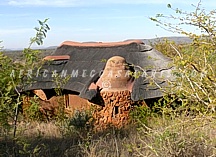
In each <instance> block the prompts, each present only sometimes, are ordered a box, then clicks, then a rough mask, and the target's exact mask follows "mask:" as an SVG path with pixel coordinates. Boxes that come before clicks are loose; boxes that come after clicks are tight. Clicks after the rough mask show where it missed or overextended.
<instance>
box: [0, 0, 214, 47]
mask: <svg viewBox="0 0 216 157" xmlns="http://www.w3.org/2000/svg"><path fill="white" fill-rule="evenodd" d="M198 2H199V0H1V1H0V20H1V24H0V40H2V41H3V43H2V44H1V45H2V46H4V48H8V49H12V48H15V49H16V48H24V47H27V46H28V44H29V39H30V37H33V36H34V35H35V30H34V27H37V26H38V22H37V20H44V19H45V18H49V21H48V24H49V26H50V28H51V30H50V31H49V32H48V34H47V39H45V41H44V45H43V46H58V45H60V44H61V42H63V41H65V40H72V41H78V42H86V41H102V42H107V41H122V40H127V39H144V38H145V39H149V38H155V37H162V36H175V34H172V33H169V32H167V31H165V30H163V29H161V28H159V27H157V26H156V23H154V22H152V21H151V20H149V17H150V16H155V15H156V14H158V13H162V14H168V15H169V14H173V12H172V11H171V10H170V9H168V8H167V4H168V3H170V4H172V7H174V8H182V9H184V10H189V11H190V10H191V11H192V10H194V7H193V6H192V5H191V4H195V5H197V3H198ZM202 6H203V7H205V8H207V9H210V10H211V9H214V8H215V7H216V2H215V0H203V1H202Z"/></svg>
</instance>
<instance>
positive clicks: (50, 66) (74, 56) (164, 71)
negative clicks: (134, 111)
mask: <svg viewBox="0 0 216 157" xmlns="http://www.w3.org/2000/svg"><path fill="white" fill-rule="evenodd" d="M113 56H122V57H124V58H125V59H126V62H127V63H129V64H130V65H131V66H132V67H133V69H134V70H135V71H141V72H142V71H145V72H146V73H147V74H148V75H146V74H145V75H144V74H143V75H142V76H140V77H138V78H135V80H134V84H133V89H132V94H131V96H132V99H133V100H135V101H137V100H140V99H149V98H155V97H161V96H162V92H161V91H160V89H159V86H167V84H166V80H167V79H169V80H172V79H173V78H172V77H171V67H170V66H169V65H168V64H169V63H170V62H171V59H169V58H168V57H166V56H164V55H163V54H162V53H160V52H158V51H157V50H155V49H153V48H152V47H151V46H149V45H145V44H144V43H142V42H141V41H127V42H116V43H114V42H113V43H77V42H70V41H66V42H63V43H62V44H61V45H60V46H59V47H58V48H57V49H56V51H55V53H54V54H53V56H50V57H47V58H46V59H52V58H53V60H52V61H48V62H46V63H45V64H44V65H43V67H42V69H41V70H40V75H38V76H37V77H35V78H34V80H35V81H36V82H34V83H33V84H32V85H31V86H28V87H25V89H24V91H26V90H33V89H52V88H57V87H61V88H62V89H65V90H70V91H74V92H78V93H79V94H80V96H81V97H83V98H87V99H89V100H91V99H92V98H93V97H94V96H95V93H96V92H97V91H95V90H89V86H90V84H91V83H92V82H96V81H97V80H98V79H99V77H100V76H101V75H100V74H101V72H102V70H103V69H104V67H105V64H106V61H107V60H108V59H109V58H111V57H113ZM44 69H46V70H45V71H44ZM54 70H56V72H57V73H58V74H59V75H60V76H63V77H64V74H67V75H65V76H66V77H67V76H68V77H70V78H69V80H68V81H67V82H66V83H65V84H64V83H63V81H62V80H63V78H60V79H59V80H58V81H57V82H59V83H60V84H57V83H56V82H55V81H53V80H54V78H53V77H52V76H53V71H54ZM61 74H63V75H61ZM92 74H95V75H94V76H93V75H92ZM147 76H154V81H155V82H156V83H157V85H154V84H151V83H150V82H151V81H150V78H149V77H147ZM64 78H65V77H64Z"/></svg>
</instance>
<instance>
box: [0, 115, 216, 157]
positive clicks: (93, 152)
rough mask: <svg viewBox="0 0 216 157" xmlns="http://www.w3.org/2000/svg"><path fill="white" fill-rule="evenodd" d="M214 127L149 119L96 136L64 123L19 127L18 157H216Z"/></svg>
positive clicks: (4, 152)
mask: <svg viewBox="0 0 216 157" xmlns="http://www.w3.org/2000/svg"><path fill="white" fill-rule="evenodd" d="M215 124H216V119H215V117H212V116H196V117H194V116H193V117H191V116H181V117H175V118H170V117H167V116H151V117H149V118H148V123H144V122H140V123H136V124H135V123H134V124H131V125H129V126H126V127H125V128H123V129H114V128H110V129H109V130H105V131H103V132H97V133H95V132H93V131H89V130H87V129H86V128H82V129H76V128H75V127H73V126H70V125H68V124H67V123H65V124H59V123H56V122H49V123H45V122H30V123H26V122H25V123H24V122H21V123H19V124H18V133H17V139H16V156H40V157H41V156H44V157H56V156H59V157H61V156H62V157H63V156H66V157H79V156H81V157H82V156H84V157H95V156H98V157H104V156H107V157H130V156H134V157H135V156H153V157H154V156H159V157H162V156H164V157H174V156H179V157H182V156H185V157H191V156H196V157H199V156H200V157H203V156H216V149H215V148H216V131H215V129H216V125H215ZM13 155H14V152H13V141H12V139H10V138H4V137H3V136H1V142H0V156H13Z"/></svg>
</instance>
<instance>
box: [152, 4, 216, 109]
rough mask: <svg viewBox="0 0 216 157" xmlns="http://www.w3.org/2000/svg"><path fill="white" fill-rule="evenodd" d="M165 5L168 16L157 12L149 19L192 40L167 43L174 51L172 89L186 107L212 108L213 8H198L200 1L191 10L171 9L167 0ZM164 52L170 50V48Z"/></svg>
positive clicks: (215, 77) (215, 76)
mask: <svg viewBox="0 0 216 157" xmlns="http://www.w3.org/2000/svg"><path fill="white" fill-rule="evenodd" d="M167 6H168V8H170V9H172V10H173V11H174V14H172V15H169V16H166V15H163V14H157V15H156V17H151V18H150V19H151V20H152V21H154V22H156V23H157V26H160V27H161V28H163V29H165V30H168V31H171V32H175V33H176V32H177V33H179V34H183V35H186V36H188V37H189V38H190V39H191V40H192V42H191V43H190V44H185V45H183V46H182V45H180V46H178V45H177V46H176V45H174V44H172V43H168V42H167V43H166V45H167V44H168V47H169V49H172V51H173V50H174V51H175V53H174V54H172V57H173V63H174V66H175V70H174V71H173V74H174V75H175V77H176V81H175V82H172V83H171V84H172V85H173V88H172V89H171V91H172V93H175V95H176V97H177V98H178V99H180V100H181V102H183V106H184V107H185V108H188V109H189V110H193V111H198V112H202V113H206V112H209V111H215V106H216V24H215V23H216V19H215V18H216V17H215V13H216V10H212V11H206V10H205V9H204V8H201V1H199V3H198V5H197V6H194V5H193V6H194V7H195V11H193V12H186V11H183V10H181V9H178V8H177V9H173V8H172V6H171V5H170V4H168V5H167ZM170 19H172V20H173V21H175V22H176V23H170V21H172V20H170ZM185 26H189V27H191V28H195V29H196V31H197V33H191V32H189V31H185V30H184V28H185ZM156 46H158V45H156ZM163 48H164V46H163ZM159 50H160V49H159ZM163 50H164V49H163ZM166 50H168V49H166ZM165 53H166V54H167V53H168V54H169V52H165ZM168 92H169V93H170V91H168Z"/></svg>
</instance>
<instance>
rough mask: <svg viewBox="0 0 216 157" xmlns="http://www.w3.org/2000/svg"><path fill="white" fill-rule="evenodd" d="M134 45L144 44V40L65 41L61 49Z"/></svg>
mask: <svg viewBox="0 0 216 157" xmlns="http://www.w3.org/2000/svg"><path fill="white" fill-rule="evenodd" d="M132 43H136V44H144V43H143V41H142V40H128V41H119V42H75V41H64V42H63V43H62V44H61V45H60V46H59V47H61V46H63V45H68V46H79V47H114V46H123V45H129V44H132Z"/></svg>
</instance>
